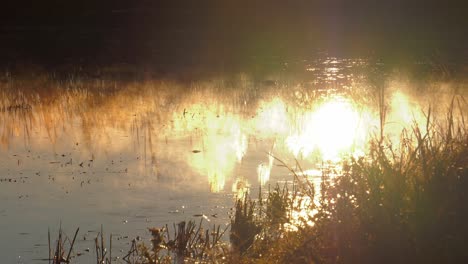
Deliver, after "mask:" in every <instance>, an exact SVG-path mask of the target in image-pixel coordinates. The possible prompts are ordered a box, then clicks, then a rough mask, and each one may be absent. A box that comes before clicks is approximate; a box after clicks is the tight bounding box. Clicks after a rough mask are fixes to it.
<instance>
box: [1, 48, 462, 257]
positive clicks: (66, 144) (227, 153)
mask: <svg viewBox="0 0 468 264" xmlns="http://www.w3.org/2000/svg"><path fill="white" fill-rule="evenodd" d="M282 67H283V70H282V71H280V72H279V73H278V74H272V75H264V76H263V77H262V78H254V77H252V76H250V75H248V74H237V75H235V76H229V77H225V76H219V77H217V78H210V79H206V80H200V81H196V82H191V83H183V82H177V81H173V80H164V81H163V80H152V79H142V80H137V81H134V80H133V81H131V80H130V81H129V80H125V81H121V80H118V79H113V78H90V77H81V76H74V75H70V76H69V77H67V78H65V79H56V78H53V76H52V75H36V76H32V77H31V76H29V77H27V78H26V77H21V78H17V77H16V76H14V75H12V74H11V73H8V72H7V73H6V74H5V78H4V79H5V81H4V82H2V83H1V84H0V85H1V87H2V89H1V91H0V144H1V147H0V153H1V154H0V199H1V200H2V207H0V231H1V233H2V234H4V239H2V241H0V252H1V254H0V255H2V256H5V257H6V262H7V263H15V262H19V263H22V260H23V259H24V260H25V261H24V263H31V262H30V260H31V259H44V258H47V250H48V248H47V227H50V228H51V230H52V231H54V229H58V228H57V227H58V226H59V223H60V222H61V223H62V226H63V227H64V228H65V230H66V231H67V232H68V234H69V235H71V233H72V231H73V230H74V228H76V227H80V228H81V230H82V232H81V233H80V237H79V240H78V244H77V249H76V250H77V251H79V252H82V253H83V256H80V257H79V258H78V259H79V260H80V261H83V262H86V260H87V259H88V260H89V259H93V258H94V254H93V252H92V250H91V251H90V252H88V251H86V249H87V248H92V246H93V243H92V239H94V237H95V236H96V234H97V231H98V230H99V228H100V225H101V224H103V225H104V230H105V232H106V233H107V234H111V233H112V234H114V235H115V236H116V237H118V238H119V240H118V241H116V244H115V247H116V249H117V250H120V249H122V250H124V251H125V250H127V249H128V247H129V243H130V241H131V239H132V238H133V237H135V236H137V235H139V236H141V237H148V234H147V233H146V228H147V227H152V226H162V225H165V224H171V223H172V222H177V221H180V220H190V219H194V218H195V219H196V218H200V217H199V215H204V217H205V219H206V220H207V221H210V224H213V223H218V224H222V225H223V226H224V225H227V224H228V223H229V221H230V220H229V212H230V210H229V208H231V207H232V205H233V202H234V199H235V197H236V196H237V195H241V194H242V193H244V192H245V191H247V190H249V189H250V190H251V191H253V192H255V191H257V190H258V187H259V186H263V187H267V186H268V185H270V184H271V185H274V184H275V183H277V182H284V181H292V177H291V175H290V172H288V170H287V169H285V168H284V167H281V166H279V165H280V164H279V163H278V161H277V160H275V159H274V158H273V157H276V158H278V159H280V160H282V161H284V162H285V163H286V164H291V167H294V164H296V161H298V162H299V163H300V164H301V167H302V169H303V173H304V175H306V176H307V177H310V178H311V179H313V180H314V181H316V182H317V181H318V180H319V177H320V175H321V174H320V172H321V170H322V169H324V167H326V166H329V167H330V166H333V167H335V166H336V164H338V163H339V162H340V161H342V160H345V159H346V158H350V157H359V156H362V155H365V153H366V151H367V149H368V146H367V142H368V140H369V139H370V138H372V137H378V136H379V135H380V133H381V129H380V120H381V119H380V116H379V111H381V110H382V109H383V108H384V109H385V111H386V113H387V114H386V117H385V131H384V133H385V136H386V138H387V139H388V140H392V141H394V142H398V140H399V135H400V133H401V131H402V130H404V129H407V130H408V131H409V133H411V126H412V125H414V124H415V123H416V124H418V125H420V126H421V127H425V125H426V121H427V116H428V114H429V111H431V116H432V117H434V118H435V119H441V120H442V119H444V118H445V116H444V114H445V111H446V109H447V108H448V107H449V106H450V104H455V105H456V107H455V109H456V112H455V113H454V115H456V116H460V118H456V119H454V120H456V121H457V122H463V120H462V119H461V116H463V113H466V110H467V104H466V101H465V98H466V97H464V96H466V92H467V89H466V88H467V86H466V82H461V81H460V82H454V81H450V82H449V81H436V80H434V81H430V80H429V81H425V82H423V83H421V82H419V81H413V80H412V79H411V78H409V77H407V76H406V75H404V74H401V73H394V72H390V73H385V74H382V75H381V76H383V77H380V78H381V80H375V78H374V75H373V73H372V72H375V71H377V72H379V74H378V75H379V76H380V73H381V72H380V68H379V67H381V65H380V66H379V65H378V64H375V63H373V62H372V63H371V62H369V61H368V60H365V59H343V58H336V57H325V58H322V59H317V60H315V61H301V62H288V63H284V64H283V65H282ZM298 69H299V70H298ZM292 72H297V74H296V73H295V74H292ZM454 95H455V97H454ZM379 98H384V99H385V104H384V105H379ZM382 107H383V108H382ZM429 107H430V110H429ZM439 113H443V114H440V115H439ZM295 169H297V168H295ZM117 250H116V252H117ZM19 256H21V258H20V257H19ZM82 259H83V260H82ZM33 262H34V261H33ZM37 262H39V263H40V262H41V261H39V260H38V261H37Z"/></svg>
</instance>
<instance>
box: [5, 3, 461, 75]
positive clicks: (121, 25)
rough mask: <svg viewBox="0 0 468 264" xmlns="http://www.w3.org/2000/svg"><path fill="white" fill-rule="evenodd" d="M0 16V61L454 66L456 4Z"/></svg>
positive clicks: (9, 8)
mask: <svg viewBox="0 0 468 264" xmlns="http://www.w3.org/2000/svg"><path fill="white" fill-rule="evenodd" d="M30 2H31V3H24V2H22V3H8V4H5V5H4V6H3V7H2V10H1V11H0V15H1V16H0V17H1V18H0V61H1V62H2V64H6V63H11V62H16V61H25V62H32V63H38V64H42V65H57V64H65V63H72V64H73V63H74V64H113V63H130V64H152V65H155V66H157V67H160V68H162V69H164V70H169V71H170V70H175V69H179V68H184V67H207V68H212V69H219V68H220V67H226V68H243V67H245V66H246V65H249V64H251V63H252V62H258V61H261V62H266V63H268V61H269V60H274V59H275V58H281V59H285V60H290V59H298V58H304V57H309V56H312V55H314V54H316V52H317V50H323V49H326V50H328V51H330V52H332V53H336V54H340V55H341V54H345V55H357V56H368V55H378V56H379V57H383V58H392V59H395V58H398V59H401V58H404V59H414V58H415V57H418V56H422V55H424V56H426V55H427V54H433V53H438V54H442V55H443V56H444V57H447V58H449V59H452V60H453V59H455V60H458V61H464V60H466V57H467V51H466V48H465V46H466V45H464V44H465V43H466V40H467V39H466V38H467V35H468V34H465V33H466V25H467V24H468V23H467V18H466V16H465V14H464V12H463V10H466V9H464V8H463V4H462V3H461V1H458V3H457V2H455V1H453V2H454V3H451V2H450V1H448V2H444V3H432V2H431V1H425V2H422V1H412V2H408V1H392V2H391V3H381V2H378V3H376V2H375V1H359V2H355V1H353V2H351V1H342V0H341V1H318V0H317V1H288V3H287V4H286V3H285V2H284V1H208V0H204V1H156V0H155V1H149V0H141V1H123V0H118V1H90V0H84V1H65V2H64V1H55V0H47V1H39V2H38V1H30Z"/></svg>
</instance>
